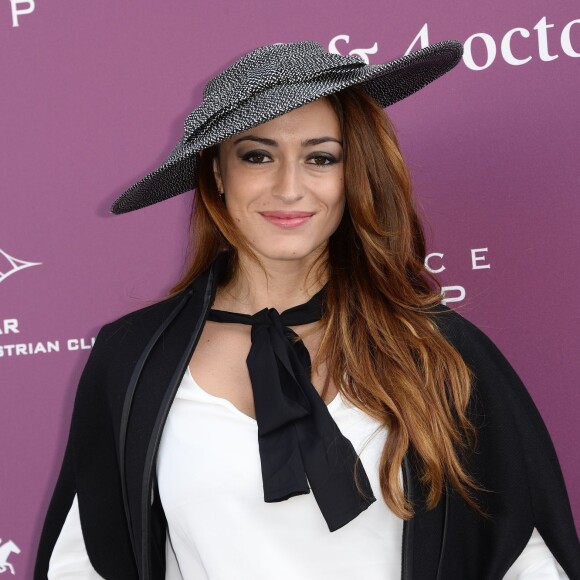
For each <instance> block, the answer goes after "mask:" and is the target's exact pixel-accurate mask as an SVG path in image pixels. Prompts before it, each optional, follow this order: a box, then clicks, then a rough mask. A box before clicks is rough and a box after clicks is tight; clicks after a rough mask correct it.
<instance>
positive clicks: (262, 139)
mask: <svg viewBox="0 0 580 580" xmlns="http://www.w3.org/2000/svg"><path fill="white" fill-rule="evenodd" d="M242 141H257V142H258V143H262V144H263V145H270V146H271V147H276V146H277V145H278V142H277V141H274V139H267V138H266V137H258V136H256V135H247V136H246V137H240V138H239V139H236V140H235V141H234V145H237V144H238V143H241V142H242ZM329 141H330V142H333V143H338V144H339V145H341V146H342V141H340V140H339V139H335V138H334V137H314V138H312V139H306V140H304V141H302V142H301V143H300V145H302V147H310V146H312V145H320V144H321V143H328V142H329Z"/></svg>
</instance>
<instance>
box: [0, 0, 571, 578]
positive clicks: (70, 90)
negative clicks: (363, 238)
mask: <svg viewBox="0 0 580 580" xmlns="http://www.w3.org/2000/svg"><path fill="white" fill-rule="evenodd" d="M337 37H338V38H337ZM451 38H453V39H458V40H460V41H462V42H466V53H465V57H464V60H463V62H462V63H460V64H459V65H458V67H457V68H456V69H455V70H454V71H452V72H451V73H450V74H449V75H447V76H445V77H444V78H443V79H441V80H439V81H437V82H436V83H434V84H433V85H430V86H429V87H427V88H426V89H424V90H423V91H421V92H420V93H418V94H416V95H413V96H412V97H410V98H409V99H407V100H405V101H403V102H401V103H398V104H396V105H394V106H392V107H391V108H390V109H389V111H390V113H391V115H392V118H393V120H394V122H395V125H396V127H397V128H398V130H399V135H400V139H401V142H402V147H403V150H404V153H405V154H406V158H407V161H408V164H409V166H410V169H411V171H412V173H413V176H414V185H415V190H416V193H417V197H418V199H419V202H420V204H421V206H422V207H423V209H424V213H425V215H426V216H427V229H428V232H429V233H428V235H429V248H430V252H432V253H433V254H435V255H433V256H431V258H430V260H429V265H430V267H431V268H432V269H434V270H440V278H441V280H442V281H443V283H444V284H445V285H446V286H449V287H452V288H449V290H448V293H447V297H448V298H450V299H453V300H455V302H450V303H449V304H450V306H454V307H456V308H458V309H459V310H460V312H462V313H463V314H464V315H465V316H466V317H467V318H469V319H470V320H472V321H473V322H475V323H476V324H478V325H479V326H480V327H481V328H482V329H483V330H484V331H485V332H486V333H488V334H489V335H490V336H491V338H492V339H493V340H494V341H495V342H496V343H497V344H498V346H499V347H500V348H501V349H502V350H503V352H504V353H505V354H506V356H507V357H508V359H509V360H510V361H511V362H512V364H513V366H514V367H515V368H516V370H517V371H518V372H519V373H520V375H521V377H522V378H523V380H524V382H525V383H526V385H527V387H528V389H529V391H530V393H531V395H532V397H533V398H534V400H535V402H536V404H537V405H538V407H539V409H540V411H541V413H542V415H543V417H544V420H545V422H546V424H547V426H548V429H549V431H550V433H551V434H552V437H553V440H554V444H555V446H556V450H557V452H558V456H559V458H560V461H561V464H562V468H563V471H564V476H565V479H566V482H567V486H568V490H569V493H570V498H571V501H572V505H573V509H574V513H575V515H576V519H577V522H578V521H580V464H579V460H578V451H577V448H578V442H579V441H580V422H579V421H578V407H579V402H580V395H579V394H578V386H579V379H578V375H579V373H578V370H579V369H578V342H579V336H578V325H579V323H580V301H579V300H578V298H577V293H578V283H579V281H580V280H579V270H580V266H579V265H578V264H579V259H578V256H579V251H580V242H579V236H578V224H579V223H580V199H579V197H578V192H579V188H580V169H579V163H578V150H579V145H580V137H579V136H580V118H579V115H578V111H577V105H578V94H579V93H580V8H579V7H578V4H577V3H576V2H572V1H570V0H568V1H567V2H558V3H554V2H548V0H544V1H539V0H525V1H524V0H508V1H507V2H506V1H505V0H501V1H500V0H494V1H491V2H486V3H483V2H474V1H468V2H461V3H458V2H452V1H450V0H442V1H441V2H437V3H433V2H429V1H427V0H411V1H409V2H393V1H378V0H374V1H372V0H368V1H367V2H365V3H363V4H357V3H354V2H345V1H337V2H332V3H330V2H327V3H316V2H315V3H313V2H304V1H303V0H294V1H293V2H288V3H278V2H265V1H264V2H258V1H255V0H244V1H243V2H223V1H221V0H220V1H216V0H213V1H212V2H204V3H203V5H202V3H200V2H184V1H180V2H178V1H175V0H167V1H165V2H158V1H153V0H140V2H139V3H137V2H132V3H127V2H118V1H113V0H101V1H100V2H98V3H97V2H92V3H87V2H77V1H74V0H60V1H59V2H42V1H39V2H37V3H36V4H35V3H34V2H32V1H27V0H22V1H21V0H10V1H8V0H2V1H0V43H1V45H0V55H1V56H0V79H1V83H2V90H1V91H0V110H1V128H0V136H1V144H0V147H1V162H0V163H1V167H2V171H1V175H2V186H1V196H2V198H1V200H2V201H1V206H0V233H1V235H0V332H1V334H0V347H1V348H0V377H1V397H2V398H1V403H0V441H1V445H0V490H1V495H0V538H1V539H2V542H6V541H8V540H12V541H13V542H14V543H15V544H16V545H17V546H18V547H19V548H20V549H21V553H20V554H16V553H13V554H11V556H10V563H11V564H12V565H13V566H14V568H15V571H16V577H18V578H29V577H31V575H32V564H33V560H34V555H35V554H34V552H35V549H36V543H37V541H38V537H39V533H40V529H41V525H42V519H43V516H44V511H45V509H46V506H47V503H48V500H49V498H50V494H51V491H52V487H53V485H54V483H55V480H56V476H57V473H58V469H59V466H60V460H61V457H62V454H63V451H64V444H65V441H66V434H67V431H68V422H69V417H70V413H71V409H72V401H73V396H74V392H75V390H76V386H77V381H78V378H79V376H80V373H81V370H82V367H83V365H84V363H85V361H86V359H87V356H88V352H89V349H90V346H91V339H92V337H94V336H96V333H97V331H98V329H99V327H100V326H101V325H102V324H104V323H105V322H108V321H111V320H113V319H114V318H116V317H118V316H121V315H122V314H124V313H126V312H128V311H130V310H135V309H137V308H140V307H141V306H143V305H144V304H145V301H146V300H147V299H151V298H156V297H158V296H161V295H162V294H163V293H164V292H165V291H167V290H168V288H169V287H170V286H171V284H172V283H173V282H174V281H175V280H176V279H177V277H178V276H179V274H180V272H181V270H182V267H183V261H184V256H185V245H186V238H185V232H186V227H187V220H188V215H187V212H188V208H189V204H190V201H191V194H185V195H182V196H178V197H176V198H174V199H172V200H169V201H166V202H163V203H161V204H158V205H155V206H152V207H150V208H147V209H143V210H140V211H138V212H135V213H133V214H127V215H123V216H112V215H111V214H109V213H108V208H109V206H110V204H111V202H112V201H113V200H114V199H115V198H116V197H117V196H118V195H119V194H120V193H121V192H122V191H124V189H126V187H128V186H129V185H131V184H132V183H133V182H134V181H136V180H137V179H139V178H140V177H141V176H142V175H144V174H145V172H147V171H149V170H152V169H154V168H155V167H156V166H157V164H158V163H159V162H161V161H162V160H164V159H165V157H166V155H167V154H168V153H169V151H170V149H171V147H172V146H173V144H174V143H175V142H176V141H177V140H178V138H179V137H180V136H181V129H182V124H183V120H184V118H185V116H186V115H187V113H188V112H189V111H191V110H192V109H193V108H194V107H195V106H197V104H198V103H199V102H200V100H201V93H202V89H203V86H204V84H205V82H206V81H207V80H208V79H209V78H211V77H212V76H213V75H214V74H215V73H216V72H218V71H219V70H221V69H222V68H223V67H224V66H225V65H226V64H229V63H230V62H232V61H233V60H234V59H235V58H237V57H238V56H240V55H241V54H242V53H244V52H246V51H248V50H250V49H252V48H255V47H257V46H261V45H264V44H269V43H272V42H290V41H297V40H316V41H318V42H320V43H321V44H323V45H325V46H334V47H335V48H336V50H337V51H340V52H342V53H348V52H349V51H351V50H357V49H364V50H365V51H366V52H365V54H366V55H367V58H368V59H369V61H370V62H372V63H380V62H386V61H387V60H391V59H392V58H396V57H399V56H401V55H402V54H404V53H405V52H406V51H407V50H408V49H409V48H410V47H411V46H412V45H413V49H417V48H420V47H421V42H422V41H423V42H426V43H433V42H436V41H439V40H445V39H451ZM441 254H442V256H441ZM30 263H32V264H36V265H27V264H30ZM442 268H444V269H442ZM51 343H52V347H51ZM16 345H20V346H19V347H18V346H16ZM56 346H58V351H57V350H56ZM43 350H46V351H49V352H42V351H43ZM35 351H36V354H32V353H34V352H35Z"/></svg>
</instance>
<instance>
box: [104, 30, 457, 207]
mask: <svg viewBox="0 0 580 580" xmlns="http://www.w3.org/2000/svg"><path fill="white" fill-rule="evenodd" d="M462 54H463V46H462V45H461V43H460V42H458V41H456V40H447V41H443V42H438V43H435V44H432V45H431V46H427V47H426V48H423V49H421V50H418V51H416V52H412V53H411V54H408V55H406V56H403V57H401V58H398V59H396V60H393V61H391V62H388V63H386V64H377V65H373V64H366V63H364V62H363V61H362V60H361V59H360V58H359V57H358V56H342V55H339V54H333V53H329V52H327V51H326V50H324V49H323V47H322V46H321V45H320V44H318V43H316V42H295V43H290V44H273V45H269V46H263V47H261V48H257V49H255V50H253V51H251V52H249V53H248V54H246V55H244V56H242V57H241V58H240V59H239V60H237V61H236V62H235V63H234V64H232V65H231V66H229V67H228V68H227V69H225V70H224V71H223V72H221V73H220V74H219V75H217V76H216V77H215V78H214V79H212V80H211V81H209V82H208V83H207V85H206V87H205V90H204V93H203V101H202V103H201V105H200V106H199V107H197V109H195V110H194V111H193V112H191V113H190V114H189V115H188V116H187V118H186V120H185V126H184V129H185V130H184V134H183V137H182V138H181V140H180V141H179V143H178V144H177V145H176V146H175V148H174V149H173V151H172V152H171V154H170V155H169V157H168V158H167V159H166V160H165V161H164V162H163V163H162V164H161V165H160V166H159V167H158V168H157V169H155V170H154V171H152V172H151V173H149V174H148V175H146V176H145V177H143V179H141V180H140V181H138V182H137V183H135V184H134V185H132V186H131V187H130V188H129V189H128V190H127V191H125V193H123V194H122V195H121V196H120V197H118V198H117V199H116V200H115V201H114V203H113V205H112V206H111V213H114V214H122V213H127V212H130V211H134V210H136V209H140V208H142V207H146V206H148V205H152V204H154V203H158V202H160V201H163V200H165V199H169V198H170V197H173V196H175V195H179V194H180V193H184V192H186V191H190V190H192V189H195V187H196V186H197V170H198V166H199V152H200V151H201V150H202V149H205V148H207V147H210V146H211V145H215V144H217V143H220V142H221V141H223V140H224V139H227V138H228V137H231V136H232V135H236V134H237V133H242V132H243V131H246V130H248V129H250V128H252V127H255V126H256V125H260V124H261V123H265V122H266V121H269V120H270V119H273V118H275V117H278V116H280V115H283V114H285V113H287V112H288V111H291V110H292V109H296V108H298V107H301V106H302V105H305V104H306V103H309V102H311V101H314V100H316V99H319V98H321V97H324V96H325V95H329V94H331V93H336V92H338V91H340V90H342V89H345V88H347V87H351V86H353V85H359V86H360V88H361V89H363V90H364V91H366V92H367V93H368V94H369V95H370V96H371V97H373V98H374V99H376V100H377V101H378V103H379V104H380V105H381V107H383V108H384V107H387V106H389V105H392V104H393V103H396V102H397V101H400V100H402V99H404V98H405V97H408V96H409V95H411V94H413V93H415V92H417V91H418V90H420V89H421V88H423V87H424V86H425V85H428V84H429V83H430V82H432V81H434V80H435V79H437V78H439V77H440V76H442V75H444V74H445V73H446V72H448V71H449V70H451V69H452V68H453V67H454V66H455V65H456V64H457V63H458V62H459V61H460V59H461V55H462Z"/></svg>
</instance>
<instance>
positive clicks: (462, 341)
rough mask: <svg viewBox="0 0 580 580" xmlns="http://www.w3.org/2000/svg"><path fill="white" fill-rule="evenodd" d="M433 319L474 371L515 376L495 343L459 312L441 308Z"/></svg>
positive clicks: (436, 308)
mask: <svg viewBox="0 0 580 580" xmlns="http://www.w3.org/2000/svg"><path fill="white" fill-rule="evenodd" d="M430 315H431V318H432V320H433V322H434V323H435V325H436V326H437V327H438V329H439V331H440V332H441V334H442V335H443V336H444V337H445V338H446V339H447V340H448V341H449V342H450V343H451V344H452V345H453V347H454V348H455V349H456V350H457V351H458V352H459V354H460V355H461V356H462V358H463V360H465V362H466V363H467V364H468V365H469V366H470V367H471V368H472V369H473V370H474V371H477V370H479V371H480V373H481V372H484V371H487V372H493V371H495V372H501V373H507V374H508V375H510V376H512V375H513V374H514V373H515V371H514V369H513V368H512V366H511V365H510V363H509V362H508V361H507V359H506V358H505V356H504V355H503V353H502V352H501V351H500V350H499V348H498V347H497V345H496V344H495V343H494V342H493V340H492V339H491V338H490V337H489V336H488V335H487V334H485V332H483V331H482V330H481V329H480V328H479V327H477V326H476V325H475V324H473V323H472V322H470V321H469V320H467V318H464V317H463V316H462V315H461V314H459V313H458V312H457V311H455V310H452V309H451V308H449V307H447V306H443V305H438V306H437V307H435V308H434V309H433V310H432V311H431V313H430Z"/></svg>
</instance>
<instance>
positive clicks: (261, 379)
mask: <svg viewBox="0 0 580 580" xmlns="http://www.w3.org/2000/svg"><path fill="white" fill-rule="evenodd" d="M323 292H324V288H323V289H322V290H320V291H319V292H318V293H317V294H315V295H314V296H313V297H312V298H311V299H310V300H309V301H308V302H306V303H305V304H300V305H298V306H294V307H292V308H289V309H288V310H285V311H283V312H282V313H279V312H278V311H277V310H276V309H275V308H264V309H263V310H260V311H259V312H257V313H256V314H254V315H249V314H240V313H236V312H226V311H224V310H215V309H212V310H210V312H209V316H208V320H212V321H214V322H236V323H241V324H248V325H251V327H252V330H251V340H252V345H251V347H250V352H249V353H248V357H247V359H246V363H247V366H248V371H249V374H250V381H251V383H252V391H253V395H254V406H255V409H256V422H257V424H258V446H259V452H260V464H261V469H262V483H263V487H264V501H266V502H268V503H272V502H279V501H284V500H287V499H289V498H291V497H293V496H295V495H301V494H307V493H310V489H312V492H313V494H314V498H315V500H316V502H317V504H318V507H319V508H320V511H321V512H322V515H323V517H324V519H325V521H326V523H327V525H328V528H329V530H330V531H331V532H333V531H335V530H337V529H339V528H341V527H342V526H344V525H345V524H347V523H348V522H349V521H351V520H352V519H354V518H355V517H356V516H358V515H359V514H360V513H361V512H362V511H364V510H365V509H366V508H367V507H368V506H369V505H370V504H371V503H372V502H374V501H375V497H374V495H373V492H372V489H371V486H370V483H369V480H368V477H367V474H366V472H365V470H364V468H363V466H362V463H360V464H359V466H358V469H357V473H356V475H357V476H358V481H359V484H360V486H361V488H362V490H363V492H364V493H363V494H360V493H359V491H358V490H357V488H356V484H355V461H356V459H357V454H356V451H355V450H354V447H353V446H352V443H351V442H350V441H349V440H348V439H347V438H346V437H345V436H344V435H343V434H342V433H341V432H340V430H339V428H338V426H337V425H336V423H335V421H334V419H333V418H332V416H331V415H330V412H329V411H328V407H327V405H326V404H325V403H324V401H323V400H322V398H321V397H320V395H319V394H318V392H317V391H316V389H315V388H314V386H313V385H312V382H311V379H310V375H311V361H310V355H309V353H308V350H307V348H306V347H305V346H304V343H303V342H302V341H301V340H300V339H299V338H298V335H297V334H296V333H295V332H294V331H293V330H292V329H290V328H288V327H289V326H299V325H303V324H309V323H311V322H315V321H316V320H320V318H321V317H322V308H323ZM339 396H340V395H339Z"/></svg>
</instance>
